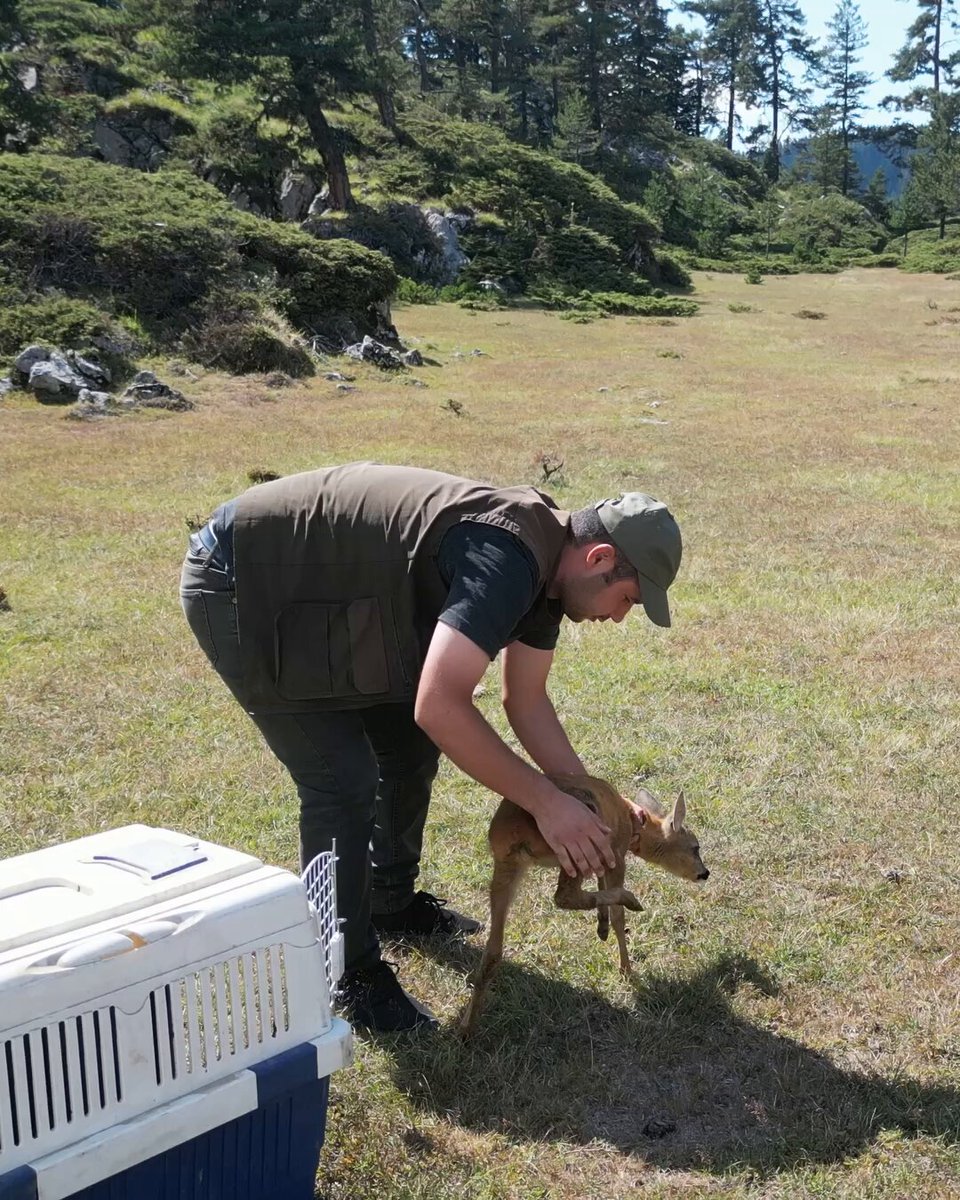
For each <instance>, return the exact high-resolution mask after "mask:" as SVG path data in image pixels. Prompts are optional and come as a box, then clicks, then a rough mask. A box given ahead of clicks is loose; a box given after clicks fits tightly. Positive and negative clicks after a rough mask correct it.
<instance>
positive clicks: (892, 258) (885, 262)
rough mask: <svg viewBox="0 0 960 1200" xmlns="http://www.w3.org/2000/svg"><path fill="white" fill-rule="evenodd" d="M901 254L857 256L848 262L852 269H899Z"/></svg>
mask: <svg viewBox="0 0 960 1200" xmlns="http://www.w3.org/2000/svg"><path fill="white" fill-rule="evenodd" d="M901 261H902V260H901V256H900V255H899V254H855V255H854V256H853V257H852V258H851V259H850V260H849V262H848V264H847V265H848V266H851V267H899V266H900V263H901Z"/></svg>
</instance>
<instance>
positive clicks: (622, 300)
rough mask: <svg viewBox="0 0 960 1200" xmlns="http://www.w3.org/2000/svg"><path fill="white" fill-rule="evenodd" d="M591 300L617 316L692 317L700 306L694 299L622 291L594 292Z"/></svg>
mask: <svg viewBox="0 0 960 1200" xmlns="http://www.w3.org/2000/svg"><path fill="white" fill-rule="evenodd" d="M592 302H593V304H595V305H596V307H597V308H599V309H600V311H601V312H605V313H610V314H616V315H619V316H638V317H692V316H694V315H695V314H696V313H697V312H698V311H699V308H700V306H699V304H697V303H696V301H695V300H683V299H680V298H679V297H676V296H630V295H627V294H625V293H623V292H594V293H593V294H592Z"/></svg>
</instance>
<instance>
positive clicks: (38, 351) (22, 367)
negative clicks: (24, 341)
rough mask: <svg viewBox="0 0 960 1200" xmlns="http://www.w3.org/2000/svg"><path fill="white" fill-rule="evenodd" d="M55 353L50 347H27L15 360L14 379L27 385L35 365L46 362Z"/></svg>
mask: <svg viewBox="0 0 960 1200" xmlns="http://www.w3.org/2000/svg"><path fill="white" fill-rule="evenodd" d="M52 353H53V351H52V350H51V349H50V347H49V346H27V348H26V350H21V351H20V353H19V354H18V355H17V357H16V358H15V359H14V360H13V378H14V379H15V380H17V381H18V382H20V383H26V382H27V380H28V379H29V378H30V371H31V370H32V368H33V365H34V363H38V362H46V361H47V359H48V358H49V357H50V355H51V354H52Z"/></svg>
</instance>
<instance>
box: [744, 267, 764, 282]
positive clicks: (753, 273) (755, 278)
mask: <svg viewBox="0 0 960 1200" xmlns="http://www.w3.org/2000/svg"><path fill="white" fill-rule="evenodd" d="M743 282H744V283H763V272H762V271H759V270H758V269H757V268H756V267H752V268H751V269H750V270H749V271H748V272H747V273H746V275H745V276H744V277H743Z"/></svg>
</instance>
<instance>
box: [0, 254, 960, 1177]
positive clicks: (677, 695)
mask: <svg viewBox="0 0 960 1200" xmlns="http://www.w3.org/2000/svg"><path fill="white" fill-rule="evenodd" d="M697 288H698V291H697V295H698V298H700V299H701V300H702V301H703V307H702V309H701V312H700V315H698V316H697V317H694V318H691V319H689V320H682V321H681V320H677V321H676V322H673V323H663V322H660V323H658V322H655V321H653V322H651V321H647V320H644V319H641V318H636V319H623V318H618V319H612V320H606V321H598V322H595V323H593V324H588V325H577V324H574V323H570V322H564V321H561V320H559V319H558V318H557V316H556V315H553V314H549V313H542V312H535V311H530V312H524V311H505V312H493V313H468V312H465V311H463V310H461V309H459V308H456V307H451V306H439V307H422V308H401V309H399V310H398V311H397V312H396V313H395V317H396V319H397V323H398V325H399V327H400V329H401V332H402V333H403V334H404V335H405V337H406V338H407V339H408V340H409V341H410V342H411V343H412V344H415V345H418V346H419V347H420V349H421V350H422V352H423V353H424V354H425V355H426V356H427V357H428V359H429V360H431V361H432V363H434V364H435V365H428V366H426V367H424V368H421V369H419V370H418V371H416V372H415V373H414V374H415V376H416V378H418V379H421V380H423V381H425V382H426V383H427V384H428V385H429V386H428V387H427V388H420V387H414V386H410V379H411V377H410V376H408V377H407V378H406V379H394V378H389V377H385V376H382V375H379V374H376V373H375V372H373V370H372V369H370V370H367V369H366V368H357V369H356V370H355V371H353V370H352V369H351V371H350V373H352V374H356V376H357V378H356V380H355V382H354V386H355V388H356V390H355V391H349V392H348V391H340V390H338V389H337V385H336V384H335V383H333V382H326V381H323V380H316V381H311V382H310V383H308V384H303V385H295V386H292V387H288V388H273V389H271V388H269V387H267V386H266V384H265V382H264V381H263V380H261V379H256V378H253V379H251V378H246V379H224V378H222V377H215V376H212V375H208V376H202V377H201V378H199V379H198V380H197V381H196V382H191V381H189V380H188V381H187V385H188V386H187V388H186V390H187V391H188V392H189V394H190V395H191V396H192V397H193V398H194V399H195V400H196V401H197V403H198V407H197V409H196V411H194V412H192V413H185V414H173V413H157V412H141V413H138V414H128V415H126V416H124V417H121V418H115V419H110V420H104V421H101V422H99V423H77V422H72V421H68V420H65V419H64V418H63V414H62V410H59V409H57V408H54V407H45V406H41V405H39V404H37V403H35V402H34V401H32V400H29V399H27V398H26V397H23V396H19V395H13V396H8V397H7V398H6V399H4V400H2V401H0V514H2V526H0V588H2V589H3V590H4V592H5V593H6V597H7V604H8V610H7V611H3V612H0V682H2V687H0V770H2V799H0V854H14V853H18V852H21V851H25V850H29V849H33V848H36V847H39V846H42V845H46V844H48V843H51V842H53V841H56V840H59V839H62V838H68V837H74V836H77V835H80V834H85V833H89V832H92V831H94V830H97V829H101V828H105V827H109V826H112V825H116V824H120V823H123V822H127V821H134V820H142V821H146V822H148V823H151V824H157V825H169V826H173V827H176V828H180V829H183V830H186V831H189V832H191V833H193V834H195V835H199V836H203V837H207V838H212V839H214V840H219V841H223V842H226V843H229V844H231V845H235V846H237V847H239V848H242V849H247V850H251V851H253V852H254V853H256V854H258V855H260V856H261V857H263V858H265V859H267V860H268V861H271V862H276V863H279V864H281V865H287V866H293V865H294V860H295V854H296V833H295V828H296V815H295V802H294V796H293V790H292V787H291V786H289V785H288V783H287V781H286V779H285V777H284V775H283V773H282V771H281V769H280V768H279V767H278V766H277V765H276V764H275V762H274V761H273V760H272V759H271V758H270V756H269V754H268V752H266V751H265V750H264V749H263V748H262V747H261V745H260V744H259V743H258V741H257V737H256V736H255V730H254V729H253V727H252V726H251V725H249V723H248V721H247V718H246V717H245V716H244V714H243V713H242V712H241V711H240V710H239V708H238V707H237V706H236V705H235V704H234V703H233V701H232V700H231V699H230V698H229V696H228V695H227V693H226V690H225V689H224V688H223V686H222V684H221V683H220V681H219V680H218V679H217V678H216V676H215V675H214V673H213V672H212V671H211V670H210V669H209V667H208V666H207V665H206V662H205V660H204V659H203V658H202V656H201V655H200V653H199V651H198V650H197V648H196V646H195V645H194V644H193V642H192V639H191V637H190V635H189V633H188V631H187V629H186V626H185V623H184V621H183V619H182V616H181V614H180V610H179V605H178V600H177V577H178V572H179V563H180V559H181V557H182V553H183V548H184V542H185V536H186V522H187V521H188V520H190V519H194V518H196V517H199V516H203V515H205V514H206V513H208V512H209V511H210V509H211V508H212V507H213V506H214V505H215V504H216V503H218V502H219V501H220V500H222V499H225V498H226V497H228V496H230V495H233V494H235V493H236V492H238V491H240V490H241V489H242V488H244V487H245V486H246V485H247V482H248V472H250V471H251V470H258V469H259V470H272V471H276V472H279V473H288V472H292V471H296V470H300V469H305V468H308V467H310V466H314V465H320V464H324V463H333V462H341V461H348V460H351V459H358V458H372V459H378V460H380V461H387V462H404V463H416V464H420V465H426V466H432V467H438V468H443V469H446V470H451V471H454V472H459V473H463V474H469V475H475V476H477V477H482V478H486V479H489V480H492V481H495V482H498V483H516V482H530V483H538V482H540V480H541V478H542V476H543V470H542V467H541V466H540V461H541V460H542V458H543V457H544V456H547V457H548V459H550V460H551V461H553V462H555V461H557V460H559V459H562V460H563V468H562V470H561V471H560V472H558V473H556V474H554V475H553V477H552V479H551V481H550V484H549V485H544V486H546V487H547V488H548V490H550V491H551V492H552V493H553V494H554V496H555V498H556V499H557V501H558V502H559V503H560V504H561V505H562V506H563V507H577V506H579V505H582V504H585V503H587V502H588V501H590V500H592V499H598V498H600V497H603V496H606V495H609V494H615V493H616V492H618V491H620V490H631V489H636V490H646V491H649V492H652V493H653V494H654V495H657V496H660V497H662V498H663V499H665V500H667V501H668V503H669V504H670V507H671V509H672V510H673V512H674V514H675V515H676V516H677V518H678V519H679V520H680V522H681V526H682V528H683V532H684V540H685V547H686V550H685V558H684V565H683V568H682V571H681V574H680V577H679V578H678V581H677V583H676V585H675V587H674V589H673V591H672V593H671V595H672V598H673V599H672V608H673V612H674V627H673V629H672V630H669V631H665V630H659V629H657V628H655V627H654V626H653V625H651V624H650V623H649V622H647V621H645V620H644V619H643V618H642V617H641V616H637V617H633V618H631V619H630V620H628V621H626V622H624V624H623V625H622V626H620V627H617V628H612V627H609V626H608V627H599V626H590V627H589V628H571V629H569V630H567V631H565V632H564V634H563V637H562V639H561V646H560V649H559V652H558V656H557V662H556V665H555V668H554V672H553V677H552V682H553V688H552V691H553V696H554V700H555V703H556V706H557V708H558V710H559V711H560V713H561V715H562V717H563V719H564V720H565V722H566V724H567V727H568V730H569V732H570V734H571V737H572V740H573V741H574V744H575V745H576V746H577V747H578V749H579V750H580V753H581V756H582V757H583V758H584V760H585V761H586V762H587V763H589V765H590V767H591V769H592V770H593V771H594V772H595V773H596V774H598V775H602V776H604V777H607V778H609V779H611V780H613V781H615V782H616V783H618V784H619V785H620V786H621V787H623V788H624V789H625V790H627V791H630V790H632V789H634V788H635V787H636V786H637V785H638V784H639V783H641V782H642V783H644V784H645V786H647V787H649V788H650V789H651V790H653V791H654V792H656V793H658V794H659V795H661V796H662V798H663V799H664V800H665V801H670V800H672V798H673V797H674V795H675V794H676V792H677V791H678V790H679V789H680V788H681V787H682V788H683V789H684V790H685V793H686V798H687V804H688V810H689V823H690V824H691V825H692V826H693V827H694V828H695V829H696V831H697V833H698V834H699V836H700V840H701V843H702V846H703V855H704V859H705V861H706V862H707V865H708V866H709V867H710V868H711V871H712V874H711V878H710V880H709V882H708V883H707V884H706V885H704V886H703V887H701V888H699V889H696V888H693V887H691V886H689V885H685V884H682V883H680V882H676V881H673V880H670V879H668V878H666V877H663V876H660V875H657V874H655V873H654V872H653V871H651V870H650V869H649V868H646V867H644V866H643V865H642V864H640V863H637V864H636V865H635V866H634V867H633V868H632V869H631V873H630V876H629V878H628V883H629V882H631V880H632V882H633V885H634V886H635V889H636V890H637V892H638V894H639V895H640V896H641V898H642V899H643V900H644V903H645V909H646V911H645V912H644V913H643V914H637V915H630V914H628V921H629V930H630V933H631V947H632V954H633V957H634V960H635V964H636V977H635V979H634V980H633V981H632V982H631V983H629V984H628V983H625V982H623V981H621V980H620V978H619V976H618V974H617V970H616V954H615V949H614V946H613V943H609V944H607V945H603V944H601V943H599V942H598V941H597V939H596V937H595V935H594V928H593V923H592V921H591V919H590V917H589V916H588V915H586V914H569V913H567V914H561V913H558V912H556V911H555V910H554V909H553V908H552V906H551V903H550V894H551V891H552V887H551V884H550V883H549V881H548V880H547V879H545V878H541V879H539V880H535V881H534V883H535V886H531V887H529V888H528V889H527V891H526V892H525V893H524V895H523V897H522V899H521V900H520V901H519V902H518V904H517V906H516V908H515V910H514V916H513V920H512V924H511V926H510V929H509V934H508V961H507V963H506V965H505V967H504V969H503V971H502V973H501V975H500V977H499V979H498V981H497V982H496V983H495V985H494V989H493V991H492V994H491V1001H490V1006H489V1008H488V1010H487V1013H486V1016H485V1019H484V1023H483V1026H482V1028H481V1030H480V1032H479V1034H478V1036H477V1038H476V1039H475V1040H474V1041H473V1042H472V1043H470V1044H469V1045H463V1044H461V1042H460V1041H459V1040H458V1038H457V1037H456V1035H455V1033H454V1032H453V1030H452V1029H451V1028H450V1023H451V1021H452V1019H453V1018H454V1016H455V1014H456V1013H457V1011H458V1009H459V1008H460V1006H461V1004H462V1003H463V1001H464V999H465V997H466V994H467V993H466V978H467V976H468V973H469V972H470V970H471V969H472V967H473V966H474V965H475V964H476V961H477V959H478V956H479V949H480V947H479V945H477V944H468V945H466V946H449V945H439V946H435V947H433V948H431V949H430V950H429V951H428V952H422V953H421V952H404V951H401V950H399V949H396V950H395V951H394V950H391V952H390V957H392V958H393V959H395V960H396V961H398V962H399V963H400V966H401V977H402V978H403V979H404V981H405V982H407V983H408V984H409V986H411V988H412V989H413V990H415V991H416V992H418V994H420V995H421V996H422V997H423V998H424V999H426V1000H428V1001H429V1002H430V1003H431V1005H432V1006H433V1007H434V1008H435V1009H436V1010H437V1011H438V1012H439V1014H440V1015H441V1016H442V1018H443V1020H444V1027H443V1028H442V1029H441V1031H440V1032H439V1033H438V1034H435V1035H433V1036H431V1037H422V1038H419V1039H413V1040H411V1039H407V1040H391V1039H384V1040H381V1041H366V1042H361V1043H360V1044H359V1047H358V1061H357V1065H356V1067H355V1068H354V1069H353V1070H352V1071H349V1072H342V1073H339V1074H338V1075H336V1076H335V1078H334V1085H333V1098H332V1106H331V1110H330V1117H329V1124H328V1138H327V1146H326V1148H325V1150H324V1154H323V1158H322V1163H321V1174H320V1181H319V1194H320V1195H322V1196H324V1197H330V1198H334V1197H336V1198H338V1200H339V1198H342V1200H346V1198H348V1197H349V1198H350V1200H374V1198H383V1197H389V1198H398V1200H399V1198H404V1200H407V1198H409V1200H414V1198H416V1200H453V1198H454V1197H455V1198H456V1200H493V1198H495V1197H497V1198H499V1197H511V1198H516V1200H528V1198H529V1200H532V1198H533V1197H551V1198H553V1197H557V1198H560V1200H570V1198H574V1197H578V1198H579V1197H582V1198H585V1200H586V1198H597V1200H601V1198H603V1200H609V1198H611V1197H626V1196H643V1197H650V1198H661V1197H663V1198H666V1197H680V1196H684V1197H686V1196H712V1195H721V1194H722V1195H724V1196H730V1197H765V1198H767V1197H769V1198H771V1200H773V1198H776V1200H781V1198H783V1200H787V1198H791V1200H792V1198H796V1197H850V1198H853V1197H857V1198H861V1197H868V1198H870V1200H880V1198H883V1200H894V1198H898V1200H900V1198H908V1197H909V1198H911V1200H915V1198H922V1197H960V949H958V947H960V893H958V884H960V838H958V836H957V832H956V822H957V818H958V795H960V757H958V746H960V695H958V681H960V471H958V458H960V284H958V283H955V282H950V281H949V280H945V279H943V278H935V277H929V276H926V277H921V276H913V277H905V276H902V275H899V274H896V273H893V272H867V271H853V272H847V273H845V274H842V275H838V276H829V277H822V276H821V277H794V278H784V279H774V278H771V279H768V280H767V281H766V282H765V283H763V284H762V285H761V286H750V285H747V284H746V283H744V282H743V281H741V280H739V279H737V278H730V277H723V278H721V277H715V278H711V277H709V276H707V277H703V276H701V277H700V278H699V279H698V280H697ZM802 310H808V311H817V312H822V313H823V314H825V315H824V316H823V317H822V318H821V319H810V318H803V317H799V316H797V315H795V314H797V313H799V312H800V311H802ZM475 350H479V351H482V352H483V353H482V354H474V353H473V351H475ZM332 365H338V366H339V367H340V369H342V370H347V369H348V368H345V367H344V366H343V364H342V363H340V364H332ZM157 366H158V368H159V371H160V373H161V375H164V374H165V364H163V363H160V364H157ZM172 382H176V383H177V385H178V386H181V385H182V381H172ZM478 703H479V704H480V705H481V706H482V708H483V710H484V712H485V713H487V714H488V716H489V717H490V719H491V720H492V721H493V722H494V723H496V724H497V725H498V727H499V728H501V729H502V728H503V722H502V720H501V718H500V716H499V713H498V707H499V706H498V684H497V680H496V677H495V669H491V672H490V674H489V676H488V677H487V680H486V688H485V693H484V695H482V696H481V697H480V699H479V700H478ZM492 808H493V798H492V797H490V796H489V795H488V794H485V793H484V791H483V789H481V788H480V787H479V786H477V785H475V784H474V783H473V782H472V781H470V780H468V779H466V778H464V777H462V776H460V775H458V773H457V772H456V771H454V770H452V769H449V768H444V769H443V770H442V772H441V776H440V779H439V781H438V784H437V788H436V799H435V803H434V806H433V809H432V811H431V818H430V822H429V830H428V846H427V853H426V857H425V863H424V877H423V882H424V886H426V887H428V888H430V889H431V890H433V891H435V892H437V893H438V894H440V895H442V896H446V897H448V898H449V899H450V900H451V901H452V902H454V903H455V904H456V906H457V907H459V908H461V909H463V910H465V911H470V912H475V913H478V914H482V913H483V911H484V907H485V884H486V878H487V872H488V867H487V860H486V853H485V846H484V832H485V827H486V822H487V820H488V818H489V815H490V813H491V811H492Z"/></svg>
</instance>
